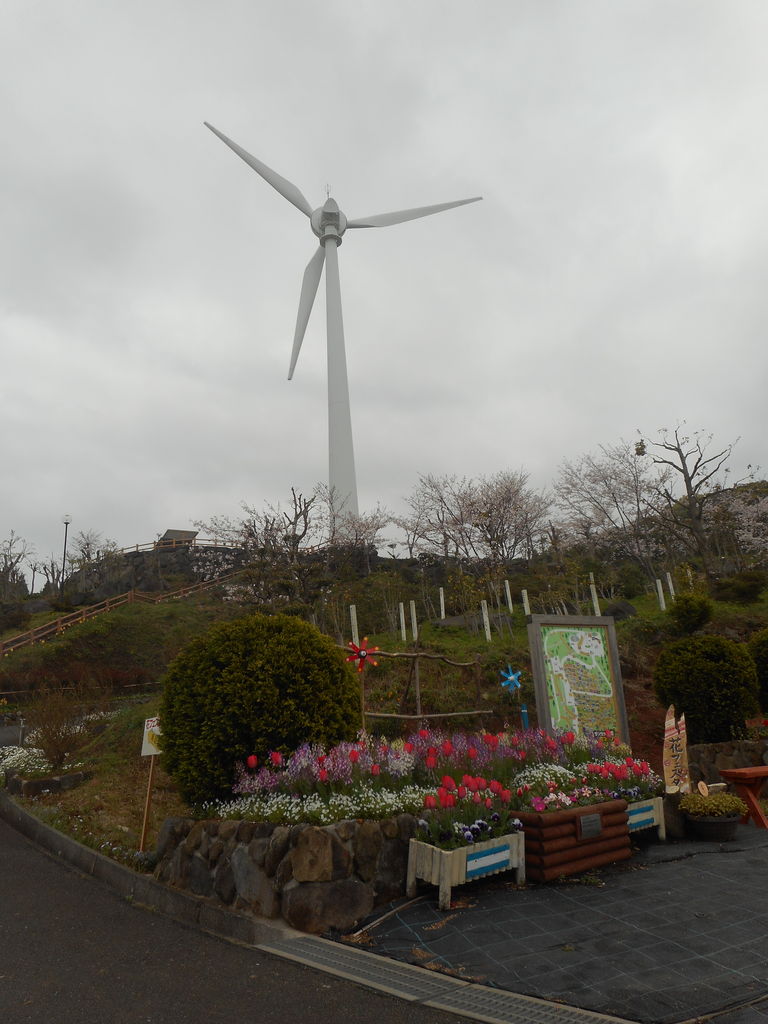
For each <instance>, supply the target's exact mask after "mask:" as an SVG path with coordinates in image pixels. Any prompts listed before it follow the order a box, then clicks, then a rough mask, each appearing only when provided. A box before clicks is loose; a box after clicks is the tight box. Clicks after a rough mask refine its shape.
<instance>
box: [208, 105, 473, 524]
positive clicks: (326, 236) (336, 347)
mask: <svg viewBox="0 0 768 1024" xmlns="http://www.w3.org/2000/svg"><path fill="white" fill-rule="evenodd" d="M204 123H205V126H206V128H210V129H211V131H212V132H213V133H214V135H218V137H219V138H220V139H221V141H222V142H224V143H226V144H227V145H228V146H229V148H230V149H232V150H234V152H235V153H237V155H238V156H239V157H241V158H242V159H243V160H245V162H246V163H247V164H248V165H249V166H250V167H252V168H253V169H254V171H256V173H257V174H260V175H261V177H262V178H263V179H264V180H265V181H266V182H267V183H268V184H269V185H271V186H272V188H274V189H276V191H278V192H279V193H280V195H281V196H283V198H284V199H287V200H288V202H289V203H293V205H294V206H295V207H297V208H298V209H299V210H301V212H302V213H303V214H305V215H306V216H307V217H308V218H309V223H310V226H311V228H312V231H313V232H314V233H315V235H316V236H317V238H318V240H319V243H320V244H319V246H318V248H317V251H316V252H315V254H314V255H313V256H312V259H311V260H310V261H309V263H308V264H307V267H306V270H305V271H304V280H303V282H302V285H301V297H300V298H299V311H298V314H297V317H296V330H295V332H294V336H293V350H292V352H291V363H290V367H289V370H288V380H291V378H292V377H293V371H294V369H295V367H296V360H297V359H298V358H299V352H300V351H301V343H302V341H303V340H304V333H305V331H306V329H307V323H308V321H309V314H310V313H311V312H312V306H313V304H314V301H315V296H316V295H317V288H318V285H319V284H320V276H321V274H322V272H323V264H325V308H326V331H327V346H328V451H329V456H328V483H329V487H330V492H331V495H332V496H333V497H334V499H335V503H336V511H337V512H343V513H345V514H349V515H353V516H357V515H358V514H359V510H358V504H357V480H356V477H355V453H354V447H353V444H352V419H351V416H350V411H349V386H348V383H347V357H346V352H345V348H344V321H343V318H342V313H341V285H340V282H339V260H338V251H337V250H338V247H339V246H340V245H341V241H342V238H343V236H344V232H345V231H346V230H347V228H383V227H389V226H390V225H392V224H401V223H403V221H407V220H416V219H417V218H419V217H429V216H430V215H431V214H433V213H441V212H442V211H443V210H450V209H452V208H453V207H454V206H464V205H465V204H466V203H475V202H477V201H478V200H479V199H481V198H482V197H481V196H475V197H473V198H472V199H458V200H456V201H454V202H452V203H438V204H437V205H436V206H420V207H416V208H415V209H412V210H397V211H395V212H393V213H379V214H375V215H374V216H373V217H358V218H356V219H354V220H347V218H346V217H345V215H344V214H343V213H342V212H341V210H340V209H339V207H338V205H337V204H336V201H335V200H334V199H332V198H331V197H330V196H329V197H328V199H326V201H325V203H323V205H322V206H319V207H318V208H317V209H315V210H313V209H312V207H311V206H310V204H309V203H308V202H307V200H306V198H305V197H304V195H303V193H302V192H301V191H300V190H299V189H298V188H297V187H296V186H295V185H294V184H292V183H291V182H290V181H288V180H287V179H286V178H283V177H282V176H281V175H279V174H278V173H277V172H276V171H273V170H272V168H271V167H267V165H266V164H263V163H262V162H261V160H257V159H256V157H255V156H251V154H250V153H248V152H246V150H244V149H242V148H241V147H240V146H238V145H237V143H236V142H233V141H232V140H231V139H228V138H227V136H226V135H223V134H222V133H221V132H220V131H218V129H216V128H214V127H213V125H211V124H208V122H207V121H206V122H204Z"/></svg>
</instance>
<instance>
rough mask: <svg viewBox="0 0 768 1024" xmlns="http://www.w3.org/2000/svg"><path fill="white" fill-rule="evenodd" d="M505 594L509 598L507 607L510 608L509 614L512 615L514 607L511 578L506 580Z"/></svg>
mask: <svg viewBox="0 0 768 1024" xmlns="http://www.w3.org/2000/svg"><path fill="white" fill-rule="evenodd" d="M504 596H505V597H506V599H507V608H509V614H510V615H511V614H512V612H513V611H514V608H513V607H512V591H511V590H510V589H509V580H504Z"/></svg>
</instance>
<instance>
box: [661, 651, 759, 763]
mask: <svg viewBox="0 0 768 1024" xmlns="http://www.w3.org/2000/svg"><path fill="white" fill-rule="evenodd" d="M654 686H655V689H656V694H657V696H658V697H659V699H660V700H661V702H662V703H663V704H665V705H668V704H674V705H675V710H676V712H677V714H678V715H680V714H685V722H686V726H687V729H688V739H689V742H691V743H720V742H723V741H725V740H730V739H732V738H733V737H735V736H739V735H741V734H742V733H743V731H744V721H745V719H747V718H751V717H752V716H753V715H755V714H757V712H758V710H759V709H758V699H757V694H758V684H757V672H756V670H755V663H754V661H753V660H752V656H751V655H750V653H749V651H748V650H747V648H746V647H745V646H744V645H743V644H739V643H736V641H734V640H727V639H726V638H725V637H722V636H691V637H685V638H684V639H682V640H675V641H673V642H672V643H670V644H667V646H666V647H664V648H663V649H662V652H661V654H660V655H659V659H658V661H657V662H656V668H655V671H654Z"/></svg>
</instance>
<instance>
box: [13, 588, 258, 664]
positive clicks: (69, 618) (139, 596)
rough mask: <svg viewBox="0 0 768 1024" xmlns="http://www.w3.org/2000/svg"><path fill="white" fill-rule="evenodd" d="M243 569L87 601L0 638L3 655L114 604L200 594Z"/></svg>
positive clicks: (166, 599)
mask: <svg viewBox="0 0 768 1024" xmlns="http://www.w3.org/2000/svg"><path fill="white" fill-rule="evenodd" d="M242 572H244V570H243V569H235V570H234V571H233V572H228V573H225V574H224V575H222V576H216V577H215V578H214V579H212V580H203V581H202V582H200V583H192V584H190V585H189V586H187V587H180V588H179V589H178V590H169V591H168V592H167V593H161V594H148V593H145V592H143V591H140V590H128V591H127V592H126V593H125V594H118V595H117V596H116V597H108V598H107V599H106V601H100V602H99V603H98V604H92V605H88V607H87V608H78V610H77V611H75V612H70V613H69V614H68V615H61V616H59V618H57V619H53V620H52V621H51V622H45V623H43V625H42V626H35V628H34V629H30V630H28V631H27V632H26V633H19V635H18V636H13V637H11V638H10V640H0V657H4V656H5V655H6V654H10V653H11V651H17V650H19V648H20V647H28V646H29V645H30V644H35V643H39V642H40V641H41V640H45V639H47V638H48V637H50V636H56V635H57V634H59V633H63V632H64V630H65V629H69V627H70V626H76V625H78V623H80V622H87V621H88V619H93V618H95V617H96V616H97V615H103V614H104V613H105V612H111V611H114V609H115V608H120V607H122V606H123V605H125V604H133V603H134V602H136V601H139V602H143V603H144V604H160V603H161V602H163V601H172V600H178V599H180V598H184V597H191V596H192V595H193V594H199V593H201V591H203V590H209V589H210V588H211V587H215V586H218V585H219V584H221V583H226V582H228V581H229V580H231V579H234V577H235V576H239V575H240V574H241V573H242Z"/></svg>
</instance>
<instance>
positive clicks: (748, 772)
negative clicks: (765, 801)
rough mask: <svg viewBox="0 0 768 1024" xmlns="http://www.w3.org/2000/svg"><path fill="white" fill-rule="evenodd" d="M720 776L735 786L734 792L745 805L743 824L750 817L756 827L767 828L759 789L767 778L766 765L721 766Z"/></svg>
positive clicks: (767, 769)
mask: <svg viewBox="0 0 768 1024" xmlns="http://www.w3.org/2000/svg"><path fill="white" fill-rule="evenodd" d="M720 776H721V778H723V779H724V780H725V781H726V782H731V783H733V785H734V786H735V787H736V792H737V793H738V795H739V796H740V797H741V799H742V800H743V801H744V803H745V804H746V805H747V813H746V814H745V815H743V817H742V819H741V823H742V825H745V824H746V823H747V822H748V821H749V819H750V818H751V819H752V820H753V821H754V823H755V825H756V826H757V827H758V828H768V818H766V816H765V812H764V811H763V809H762V807H761V806H760V799H759V798H760V790H761V789H762V788H763V783H764V782H765V781H766V779H768V765H760V766H759V767H756V768H721V769H720Z"/></svg>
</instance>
